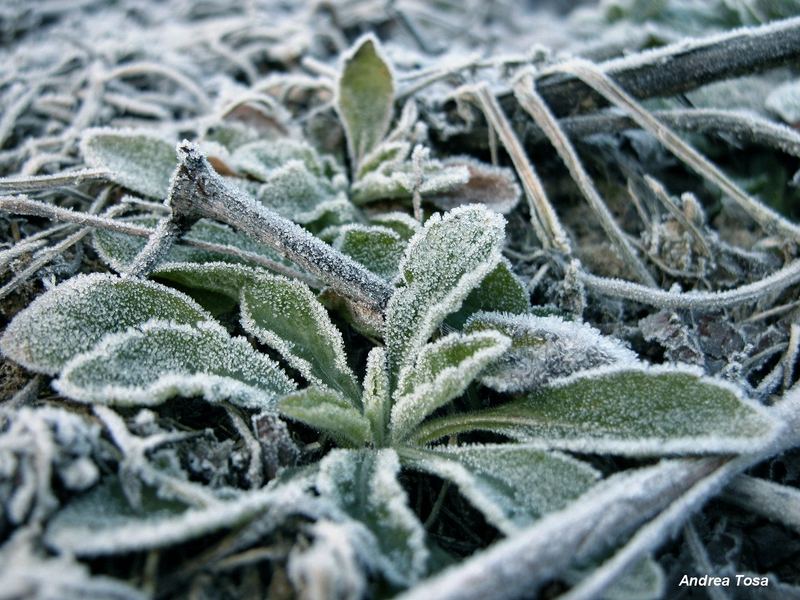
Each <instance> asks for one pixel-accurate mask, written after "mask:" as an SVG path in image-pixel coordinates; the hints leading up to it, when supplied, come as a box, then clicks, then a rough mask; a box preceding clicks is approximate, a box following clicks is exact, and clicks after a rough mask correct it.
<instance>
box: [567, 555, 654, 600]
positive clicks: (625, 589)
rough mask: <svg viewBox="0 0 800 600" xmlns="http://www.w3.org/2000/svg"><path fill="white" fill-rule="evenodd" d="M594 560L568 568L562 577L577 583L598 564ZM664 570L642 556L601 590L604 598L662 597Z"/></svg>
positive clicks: (638, 599) (636, 599)
mask: <svg viewBox="0 0 800 600" xmlns="http://www.w3.org/2000/svg"><path fill="white" fill-rule="evenodd" d="M599 563H600V561H594V562H593V563H591V564H589V565H588V566H586V567H583V568H574V569H570V570H569V571H567V572H566V573H565V574H564V579H566V581H567V582H569V583H570V584H571V585H577V584H578V583H580V581H581V580H582V579H584V578H585V577H588V576H589V575H591V573H592V571H594V570H595V569H596V568H597V567H598V566H599ZM664 578H665V576H664V571H663V569H662V568H661V565H659V564H658V563H657V562H656V561H655V560H653V558H652V557H651V556H647V557H645V558H642V559H641V560H639V561H638V562H637V563H635V564H634V565H633V566H631V567H630V568H629V569H628V570H627V571H626V572H625V573H623V574H622V575H621V576H620V577H619V578H618V579H617V580H616V581H614V583H612V584H611V585H610V586H609V587H608V589H606V590H605V592H603V599H604V600H660V599H661V598H663V597H664Z"/></svg>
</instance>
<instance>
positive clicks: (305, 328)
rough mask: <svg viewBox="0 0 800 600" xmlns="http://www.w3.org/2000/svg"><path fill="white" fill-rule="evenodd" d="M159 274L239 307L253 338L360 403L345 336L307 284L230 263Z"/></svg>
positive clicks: (179, 268)
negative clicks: (344, 339)
mask: <svg viewBox="0 0 800 600" xmlns="http://www.w3.org/2000/svg"><path fill="white" fill-rule="evenodd" d="M157 274H158V276H159V277H163V278H165V279H168V280H169V281H173V282H176V283H179V284H181V285H182V286H184V287H185V288H190V289H196V290H204V291H211V292H216V293H220V294H223V295H226V296H228V297H229V298H231V299H233V300H234V301H236V302H239V303H240V312H241V324H242V326H243V327H244V329H245V330H246V331H247V332H248V333H250V334H251V335H253V336H255V337H256V338H257V339H258V340H259V341H260V342H262V343H264V344H267V345H268V346H270V347H272V348H273V349H275V350H276V351H277V352H279V353H280V355H281V356H282V358H283V359H284V360H286V362H287V363H288V364H289V365H290V366H291V367H292V368H294V369H296V370H298V371H299V372H300V373H301V375H303V377H304V378H305V379H306V380H308V381H309V382H310V383H313V384H315V385H324V386H328V387H331V388H332V389H335V390H338V391H339V392H341V393H342V394H344V395H345V396H346V397H347V398H349V399H351V400H352V401H356V402H357V401H358V399H359V397H360V391H359V389H358V385H357V383H356V380H355V375H354V374H353V372H352V370H351V369H350V367H349V366H348V364H347V357H346V356H345V353H344V342H343V340H342V334H341V333H340V332H339V330H338V329H337V328H336V326H335V325H334V324H333V323H332V322H331V319H330V317H329V316H328V313H327V312H326V311H325V309H324V307H323V306H322V305H321V304H320V303H319V301H318V300H317V299H316V297H315V296H314V294H313V293H312V292H311V290H310V289H309V288H308V286H306V285H305V284H304V283H302V282H299V281H294V280H290V279H287V278H285V277H281V276H277V275H271V274H269V273H267V272H265V271H263V270H261V269H256V268H251V267H245V266H242V265H230V264H224V263H207V264H203V265H197V264H188V263H187V264H173V265H165V266H164V267H163V268H162V269H160V270H158V271H157Z"/></svg>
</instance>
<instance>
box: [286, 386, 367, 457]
mask: <svg viewBox="0 0 800 600" xmlns="http://www.w3.org/2000/svg"><path fill="white" fill-rule="evenodd" d="M278 409H279V410H280V412H281V414H283V415H284V416H286V417H289V418H290V419H294V420H295V421H300V422H302V423H305V424H306V425H308V426H309V427H312V428H313V429H316V430H317V431H321V432H322V433H325V434H328V435H330V436H332V437H333V438H334V439H335V440H337V442H338V443H339V445H343V446H354V447H356V448H358V447H359V446H363V445H364V444H365V443H367V442H368V441H369V440H370V439H371V436H370V424H369V421H368V420H367V419H366V418H365V417H364V416H363V415H362V414H361V412H360V411H358V410H356V409H355V408H354V407H353V402H352V401H350V400H347V399H346V398H343V397H342V396H341V394H339V393H337V392H335V391H333V390H332V389H330V388H319V387H309V388H306V389H304V390H300V391H297V392H294V393H292V394H289V395H288V396H285V397H284V398H282V399H281V400H280V401H279V404H278Z"/></svg>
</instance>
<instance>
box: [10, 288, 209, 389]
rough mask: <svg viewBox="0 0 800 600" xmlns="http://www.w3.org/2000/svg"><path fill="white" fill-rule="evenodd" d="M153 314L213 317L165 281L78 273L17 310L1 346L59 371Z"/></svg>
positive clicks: (37, 366)
mask: <svg viewBox="0 0 800 600" xmlns="http://www.w3.org/2000/svg"><path fill="white" fill-rule="evenodd" d="M153 318H160V319H168V320H170V321H173V322H175V323H188V324H193V323H197V322H199V321H206V320H209V319H211V315H210V314H209V313H207V312H206V311H204V310H203V309H202V308H200V306H199V305H198V304H197V303H196V302H195V301H194V300H192V299H191V298H189V297H188V296H186V295H185V294H182V293H180V292H177V291H175V290H173V289H172V288H168V287H166V286H164V285H160V284H157V283H152V282H149V281H143V280H140V279H132V278H120V277H116V276H113V275H103V274H93V275H78V276H77V277H73V278H72V279H70V280H68V281H65V282H64V283H62V284H60V285H58V286H56V287H55V288H53V289H52V290H50V291H48V292H46V293H44V294H42V295H41V296H39V297H38V298H37V299H36V300H34V301H33V302H32V303H31V304H30V305H29V306H28V307H27V308H26V309H25V310H23V311H22V312H20V313H19V314H17V316H16V317H15V318H14V320H13V321H12V322H11V324H10V325H9V326H8V328H7V329H6V331H5V333H4V334H3V337H2V339H0V349H2V351H3V354H4V355H5V356H7V357H8V358H10V359H12V360H13V361H15V362H18V363H19V364H21V365H23V366H25V367H27V368H28V369H30V370H32V371H37V372H40V373H47V374H50V375H55V374H56V373H58V371H59V370H60V369H61V367H63V366H64V364H65V363H66V362H67V361H68V360H70V359H71V358H72V357H73V356H75V355H76V354H80V353H81V352H86V351H87V350H90V349H91V348H92V347H94V345H95V344H96V343H97V342H99V341H100V340H101V338H103V336H105V335H106V334H109V333H115V332H120V331H124V330H126V329H127V328H128V327H130V326H133V325H139V324H141V323H144V322H145V321H147V320H149V319H153Z"/></svg>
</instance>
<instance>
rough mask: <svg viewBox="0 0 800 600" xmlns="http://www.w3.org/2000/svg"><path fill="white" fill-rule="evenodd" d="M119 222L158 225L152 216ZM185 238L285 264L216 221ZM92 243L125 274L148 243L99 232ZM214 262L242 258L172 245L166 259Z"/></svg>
mask: <svg viewBox="0 0 800 600" xmlns="http://www.w3.org/2000/svg"><path fill="white" fill-rule="evenodd" d="M119 220H120V221H124V222H126V223H131V224H134V225H141V226H143V227H150V228H154V227H155V226H156V223H158V219H157V218H156V217H150V216H143V217H131V218H126V219H119ZM184 237H185V239H187V240H194V241H199V242H209V243H212V244H220V245H222V246H228V247H231V248H235V249H237V250H244V251H245V252H252V253H254V254H260V255H262V256H266V257H268V258H271V259H272V260H275V261H279V262H285V261H284V259H283V257H281V256H280V255H278V253H276V252H275V251H274V250H272V249H271V248H268V247H267V246H264V245H262V244H258V243H256V242H253V241H252V240H250V238H248V237H246V236H244V235H241V234H239V233H237V232H235V231H233V230H232V229H231V228H230V227H228V226H227V225H223V224H222V223H217V222H215V221H208V220H206V219H201V220H200V221H198V222H197V223H195V224H194V225H193V226H192V228H191V229H190V230H189V231H188V233H187V234H186V235H185V236H184ZM93 242H94V249H95V250H96V251H97V254H98V255H99V256H100V259H101V260H102V261H103V262H104V263H106V264H107V265H108V266H110V267H111V268H112V269H114V270H115V271H118V272H124V271H126V270H127V268H128V266H129V265H130V263H131V261H132V260H133V259H134V258H135V257H136V256H137V255H138V254H139V252H140V251H141V250H142V249H143V248H144V246H145V244H146V243H147V238H143V237H137V236H133V235H127V234H124V233H119V232H116V231H108V230H102V229H98V230H96V231H95V232H94V239H93ZM213 261H223V262H242V260H241V259H238V258H236V257H235V256H231V255H230V254H223V253H220V252H213V251H211V250H204V249H202V248H195V247H192V246H186V245H181V244H175V245H173V246H172V248H170V250H169V252H168V253H167V255H166V256H165V257H164V260H163V262H196V263H205V262H213ZM157 270H158V269H156V271H157Z"/></svg>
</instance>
